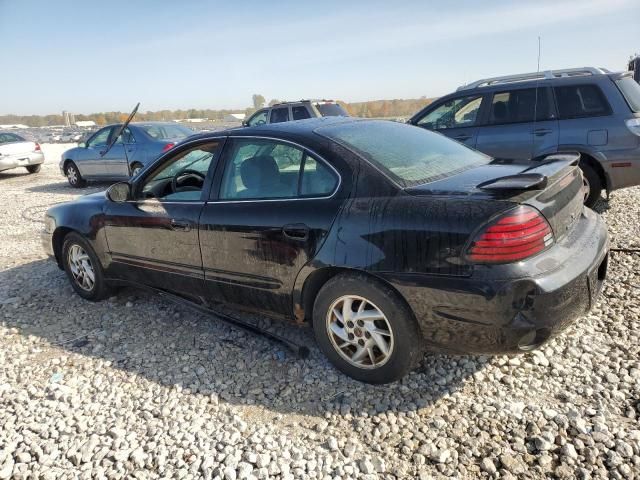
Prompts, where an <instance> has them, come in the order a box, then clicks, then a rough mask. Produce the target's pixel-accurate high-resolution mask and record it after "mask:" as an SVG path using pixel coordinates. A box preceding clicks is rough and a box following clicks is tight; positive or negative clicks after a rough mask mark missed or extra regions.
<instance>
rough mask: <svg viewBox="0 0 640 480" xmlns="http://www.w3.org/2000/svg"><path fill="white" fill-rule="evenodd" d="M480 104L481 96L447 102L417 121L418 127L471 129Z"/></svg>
mask: <svg viewBox="0 0 640 480" xmlns="http://www.w3.org/2000/svg"><path fill="white" fill-rule="evenodd" d="M481 104H482V96H481V95H473V96H468V97H460V98H455V99H452V100H448V101H446V102H445V103H443V104H442V105H440V106H438V107H437V108H436V109H435V110H432V111H431V112H429V113H427V114H426V115H425V116H424V117H422V118H421V119H420V120H418V125H420V126H421V127H425V128H428V129H430V130H443V129H446V128H461V127H472V126H474V125H475V124H476V120H477V118H478V112H479V111H480V105H481Z"/></svg>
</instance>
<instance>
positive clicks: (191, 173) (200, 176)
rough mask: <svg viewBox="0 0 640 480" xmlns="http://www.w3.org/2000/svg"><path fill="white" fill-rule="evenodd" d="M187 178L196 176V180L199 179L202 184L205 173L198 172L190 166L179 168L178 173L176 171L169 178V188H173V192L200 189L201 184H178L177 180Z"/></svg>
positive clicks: (181, 180)
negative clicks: (195, 185)
mask: <svg viewBox="0 0 640 480" xmlns="http://www.w3.org/2000/svg"><path fill="white" fill-rule="evenodd" d="M188 178H196V179H197V180H199V181H200V182H201V183H202V185H204V179H205V174H204V173H202V172H199V171H197V170H192V169H190V168H185V169H183V170H180V171H179V172H178V173H176V174H175V175H174V176H173V178H172V179H171V190H173V192H174V193H175V192H178V191H182V192H186V191H190V190H191V191H193V190H202V186H201V187H199V188H198V187H194V186H191V185H187V186H185V187H180V186H178V183H179V181H180V182H183V181H185V180H186V179H188ZM178 189H180V190H178Z"/></svg>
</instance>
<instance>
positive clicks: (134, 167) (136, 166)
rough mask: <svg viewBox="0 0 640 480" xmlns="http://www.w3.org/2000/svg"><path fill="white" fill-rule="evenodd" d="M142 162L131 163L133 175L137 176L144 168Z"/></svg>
mask: <svg viewBox="0 0 640 480" xmlns="http://www.w3.org/2000/svg"><path fill="white" fill-rule="evenodd" d="M142 166H143V165H142V164H141V163H138V162H135V163H132V164H131V176H132V177H135V176H136V175H137V174H138V172H139V171H140V170H142Z"/></svg>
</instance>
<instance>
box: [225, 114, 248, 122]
mask: <svg viewBox="0 0 640 480" xmlns="http://www.w3.org/2000/svg"><path fill="white" fill-rule="evenodd" d="M246 116H247V115H246V114H244V113H227V114H226V115H225V116H224V121H225V122H241V121H243V120H244V118H245V117H246Z"/></svg>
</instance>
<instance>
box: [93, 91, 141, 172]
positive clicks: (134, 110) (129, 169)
mask: <svg viewBox="0 0 640 480" xmlns="http://www.w3.org/2000/svg"><path fill="white" fill-rule="evenodd" d="M139 106H140V102H138V103H137V104H136V106H135V107H134V109H133V110H132V111H131V113H130V114H129V117H128V118H127V120H126V121H125V122H124V123H123V124H122V125H121V126H120V130H118V134H117V135H114V136H112V137H111V142H110V143H109V145H107V148H106V149H105V150H104V151H102V152H100V156H101V157H104V156H105V155H106V154H107V153H108V152H109V150H111V147H113V146H114V145H115V143H116V141H117V140H118V138H119V137H120V135H122V132H124V129H125V128H127V127H128V126H129V123H131V120H133V117H135V116H136V113H138V107H139ZM123 144H124V142H123ZM123 147H124V145H123ZM124 158H125V160H126V161H127V170H128V171H129V176H131V165H129V156H128V155H127V148H126V147H124Z"/></svg>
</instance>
